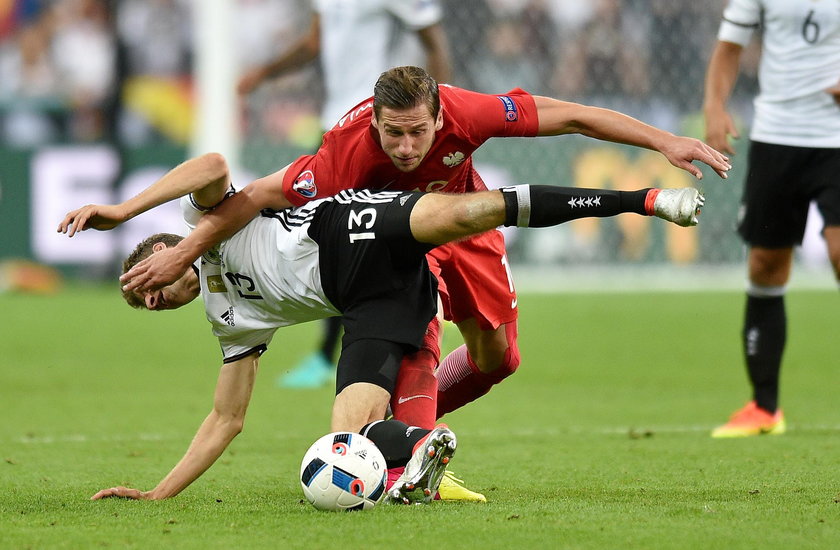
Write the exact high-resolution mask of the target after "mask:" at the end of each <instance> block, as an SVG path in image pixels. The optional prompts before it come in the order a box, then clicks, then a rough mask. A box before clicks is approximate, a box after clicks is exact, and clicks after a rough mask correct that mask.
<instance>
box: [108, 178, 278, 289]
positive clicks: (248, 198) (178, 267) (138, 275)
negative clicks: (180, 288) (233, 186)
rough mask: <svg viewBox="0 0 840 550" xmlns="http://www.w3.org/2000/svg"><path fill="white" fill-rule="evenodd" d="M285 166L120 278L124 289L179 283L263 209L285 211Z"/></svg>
mask: <svg viewBox="0 0 840 550" xmlns="http://www.w3.org/2000/svg"><path fill="white" fill-rule="evenodd" d="M287 168H288V166H287V167H285V168H283V169H281V170H279V171H277V172H275V173H273V174H271V175H269V176H266V177H264V178H260V179H258V180H255V181H254V182H253V183H251V184H250V185H247V186H245V188H243V189H242V191H239V192H238V193H235V194H234V195H233V196H231V197H228V199H227V200H225V201H224V202H223V203H222V204H220V205H219V206H218V208H215V209H213V210H212V211H210V212H207V213H205V214H204V215H203V216H201V219H200V220H199V222H198V224H197V225H196V227H195V229H193V230H192V232H190V234H189V235H187V237H186V238H185V239H184V240H183V241H181V242H180V243H178V246H174V247H168V248H166V249H164V250H161V251H160V252H157V253H155V254H152V255H151V256H149V257H148V258H146V259H145V260H143V261H141V262H139V263H138V264H137V265H135V266H134V267H133V268H131V269H130V270H128V271H127V272H125V273H124V274H123V275H122V276H121V277H120V282H121V283H123V290H125V291H131V290H140V291H144V290H156V289H159V288H163V287H164V286H166V285H169V284H172V283H173V282H175V281H176V280H178V279H179V278H180V277H181V276H182V275H183V274H184V272H185V271H186V270H187V269H189V267H190V265H192V263H193V262H195V261H196V260H197V259H198V257H199V256H201V255H202V254H204V253H205V252H207V251H208V250H209V249H210V248H212V247H213V246H215V245H216V244H218V243H220V242H222V241H223V240H225V239H227V238H229V237H230V236H231V235H233V234H234V233H236V232H237V231H239V230H240V229H242V228H243V227H245V225H247V224H248V222H250V221H251V220H252V219H254V217H256V216H257V215H258V214H259V213H260V210H263V209H264V208H271V209H274V210H283V209H285V208H290V207H292V206H293V205H292V203H290V202H289V201H288V199H286V197H285V195H283V175H284V174H285V173H286V169H287Z"/></svg>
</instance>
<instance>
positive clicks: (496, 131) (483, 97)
mask: <svg viewBox="0 0 840 550" xmlns="http://www.w3.org/2000/svg"><path fill="white" fill-rule="evenodd" d="M441 95H442V98H441V101H442V102H443V104H444V105H445V107H444V108H448V109H449V113H448V115H449V117H450V119H451V120H453V121H454V122H455V123H456V124H457V125H458V126H460V127H461V131H462V132H463V133H464V134H465V135H468V136H470V137H471V138H472V140H474V141H476V142H478V143H483V142H484V141H486V140H488V139H490V138H493V137H534V136H536V135H537V131H538V129H539V117H538V115H537V106H536V104H535V103H534V97H533V96H532V95H531V94H529V93H528V92H526V91H525V90H522V89H520V88H515V89H513V90H511V91H509V92H507V93H505V94H499V95H493V94H482V93H478V92H472V91H470V90H464V89H463V88H454V87H451V86H441Z"/></svg>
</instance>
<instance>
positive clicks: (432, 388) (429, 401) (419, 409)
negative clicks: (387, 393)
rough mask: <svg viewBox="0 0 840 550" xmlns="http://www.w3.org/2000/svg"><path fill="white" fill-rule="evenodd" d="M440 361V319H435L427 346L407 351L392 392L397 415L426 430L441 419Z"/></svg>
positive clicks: (424, 339) (426, 339)
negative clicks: (408, 353) (439, 404)
mask: <svg viewBox="0 0 840 550" xmlns="http://www.w3.org/2000/svg"><path fill="white" fill-rule="evenodd" d="M438 361H440V321H438V319H437V318H435V319H432V322H431V323H429V328H428V329H426V336H425V337H424V338H423V347H422V348H420V350H418V351H417V352H416V353H413V354H411V355H406V356H405V358H403V361H402V364H401V365H400V373H399V375H398V376H397V384H396V387H395V388H394V393H393V395H392V396H391V411H392V412H393V413H394V418H396V419H397V420H400V421H402V422H405V423H406V424H408V425H409V426H419V427H420V428H424V429H426V430H431V429H432V428H434V427H435V420H436V419H437V395H438V381H437V378H435V368H436V367H437V364H438Z"/></svg>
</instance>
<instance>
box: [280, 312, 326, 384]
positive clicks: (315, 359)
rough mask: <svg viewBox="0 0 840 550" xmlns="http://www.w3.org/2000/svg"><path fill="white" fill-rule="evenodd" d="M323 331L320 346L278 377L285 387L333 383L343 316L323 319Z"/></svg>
mask: <svg viewBox="0 0 840 550" xmlns="http://www.w3.org/2000/svg"><path fill="white" fill-rule="evenodd" d="M321 327H322V328H323V333H322V337H321V342H320V344H319V346H318V348H317V349H316V350H315V351H314V352H312V353H311V354H309V355H307V356H306V357H304V358H303V359H302V360H301V361H300V362H299V363H298V364H297V365H295V366H294V367H293V368H292V370H290V371H289V372H287V373H284V374H282V375H281V376H280V377H279V378H278V379H277V385H278V386H280V387H283V388H295V389H307V388H320V387H323V386H327V385H329V384H331V383H332V381H333V379H334V378H335V373H334V371H335V352H336V349H337V348H338V340H339V338H340V337H341V317H329V318H327V319H324V320H323V321H321Z"/></svg>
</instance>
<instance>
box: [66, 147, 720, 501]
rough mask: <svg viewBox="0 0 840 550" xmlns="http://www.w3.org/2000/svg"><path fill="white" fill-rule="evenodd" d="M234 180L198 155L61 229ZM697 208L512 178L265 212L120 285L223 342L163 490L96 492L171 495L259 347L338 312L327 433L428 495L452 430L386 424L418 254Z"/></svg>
mask: <svg viewBox="0 0 840 550" xmlns="http://www.w3.org/2000/svg"><path fill="white" fill-rule="evenodd" d="M230 189H231V187H230V177H229V173H228V169H227V165H226V163H225V161H224V159H223V158H222V157H221V156H220V155H217V154H209V155H204V156H202V157H198V158H195V159H192V160H190V161H187V162H185V163H183V164H181V165H180V166H178V167H176V168H174V169H173V170H171V171H170V172H169V173H167V174H166V175H164V176H163V177H162V178H161V179H160V180H158V181H157V182H155V183H154V184H152V185H151V186H150V187H149V188H148V189H146V190H145V191H143V192H141V193H140V194H138V195H137V196H135V197H132V198H131V199H129V200H127V201H125V202H124V203H121V204H118V205H87V206H84V207H82V208H79V209H76V210H73V211H71V212H69V213H68V214H67V216H65V218H64V220H62V222H61V223H60V224H59V227H58V231H60V232H63V233H67V234H68V235H69V236H71V237H72V236H73V235H74V234H75V233H77V232H79V231H83V230H85V229H89V228H94V229H112V228H114V227H116V226H118V225H120V224H121V223H123V222H125V221H127V220H129V219H131V218H133V217H134V216H136V215H138V214H140V213H143V212H145V211H147V210H149V209H151V208H154V207H156V206H159V205H160V204H163V203H164V202H168V201H170V200H173V199H175V198H179V197H181V198H182V199H181V205H182V209H183V211H184V213H185V220H186V221H187V223H188V225H190V226H194V225H195V224H196V223H197V221H198V219H199V217H200V216H201V215H202V213H203V212H206V211H209V210H211V209H212V208H214V207H215V206H217V205H218V204H220V203H221V202H222V201H223V200H224V199H225V198H226V197H227V196H228V195H229V193H230V192H232V191H231V190H230ZM581 196H584V197H588V198H589V199H591V202H592V206H591V207H590V208H587V209H583V208H575V204H576V201H579V200H581V199H580V197H581ZM702 204H703V199H702V196H700V195H699V194H698V192H697V191H696V190H695V189H693V188H687V189H665V190H657V189H642V190H639V191H629V192H622V191H611V190H599V189H592V190H586V189H581V188H565V187H556V186H528V185H519V186H515V187H509V188H504V189H503V190H498V191H482V192H478V193H460V194H435V193H428V194H423V193H417V192H404V191H390V192H388V191H385V192H371V191H367V190H361V191H349V190H348V191H342V192H341V193H339V194H338V195H336V196H334V197H331V198H326V199H321V200H318V201H313V202H311V203H308V204H306V205H304V206H301V207H298V208H293V209H289V210H284V211H281V212H274V211H263V212H262V214H261V215H260V216H259V217H257V218H255V219H253V220H252V221H251V222H250V223H249V224H247V225H246V226H245V227H244V228H242V229H240V230H239V231H237V232H236V233H234V234H232V235H230V236H228V238H227V239H225V240H224V241H223V242H222V243H221V244H220V245H218V246H217V247H215V248H212V249H210V250H209V251H208V252H207V253H206V254H204V255H203V256H202V257H201V260H200V265H199V266H198V267H195V268H194V269H193V270H188V271H187V272H186V273H185V274H184V275H183V276H181V277H180V278H179V279H178V280H177V281H175V282H174V283H173V284H171V285H168V286H166V287H164V288H162V289H160V290H155V291H142V292H140V291H124V292H123V296H124V297H125V298H126V300H127V301H128V303H129V304H130V305H133V306H134V307H142V308H147V309H151V310H164V309H175V308H178V307H180V306H182V305H185V304H186V303H189V302H190V301H192V300H193V299H195V298H196V297H198V296H199V295H201V296H202V297H203V299H204V303H205V311H206V313H207V318H208V320H209V321H210V323H211V324H212V325H213V332H214V334H215V335H216V336H217V338H218V339H219V343H220V344H221V348H222V353H223V366H222V369H221V373H220V375H219V379H218V383H217V386H216V390H215V401H214V406H213V410H212V412H211V413H210V415H209V416H208V417H207V419H206V420H205V421H204V423H203V424H202V425H201V427H200V428H199V430H198V432H197V434H196V436H195V438H194V439H193V442H192V444H191V445H190V447H189V449H188V451H187V453H186V455H185V456H184V458H183V459H182V460H181V461H180V462H179V463H178V464H177V465H176V466H175V467H174V468H173V469H172V471H171V472H170V473H169V474H168V475H167V476H166V477H165V478H164V479H163V480H162V481H161V482H160V483H159V484H158V485H157V487H155V488H154V489H152V490H151V491H147V492H146V491H139V490H137V489H130V488H126V487H112V488H109V489H104V490H102V491H100V492H99V493H97V494H96V495H94V498H95V499H98V498H103V497H110V496H119V497H127V498H138V499H161V498H168V497H172V496H175V495H176V494H178V493H179V492H180V491H182V490H183V489H184V488H186V487H187V486H188V485H189V484H190V483H192V481H194V480H195V479H196V478H198V477H199V476H200V475H201V474H202V473H203V472H204V471H205V470H207V468H209V467H210V466H211V465H212V464H213V463H214V462H215V461H216V459H218V457H219V456H221V454H222V452H223V451H224V450H225V448H226V447H227V446H228V445H229V444H230V442H231V441H232V440H233V438H234V437H235V436H236V435H237V434H238V433H239V432H240V431H241V429H242V426H243V424H244V418H245V412H246V410H247V408H248V403H249V401H250V397H251V390H252V388H253V385H254V382H255V378H256V371H257V368H258V365H259V359H260V356H261V355H262V354H263V352H265V351H266V349H267V348H268V345H269V343H270V342H271V340H272V338H273V336H274V333H275V331H276V330H277V329H278V328H279V327H283V326H287V325H291V324H295V323H299V322H304V321H310V320H313V319H319V318H323V317H327V316H331V315H339V314H340V315H341V316H342V324H343V326H344V333H345V334H344V339H343V345H342V352H341V356H340V358H339V362H338V374H337V380H336V398H335V402H334V404H333V414H332V422H331V431H354V432H355V431H361V433H363V434H364V435H366V436H368V437H369V438H370V439H372V440H373V441H374V442H375V443H376V445H377V446H378V447H379V448H380V450H381V451H382V453H383V455H384V456H385V458H386V460H387V461H388V466H389V468H393V467H399V466H405V471H404V473H403V474H402V475H401V476H400V478H399V479H398V480H397V481H396V483H395V485H394V488H392V489H391V491H389V495H390V498H392V499H393V500H394V501H396V502H411V501H424V502H428V500H429V499H430V498H431V497H432V496H433V495H434V493H435V492H436V491H437V489H438V485H439V483H440V481H441V477H442V475H443V471H444V469H445V467H446V463H448V461H449V458H450V457H451V455H452V453H453V452H454V450H455V436H454V434H453V433H452V432H451V431H450V430H449V429H448V428H447V427H445V426H444V425H438V426H436V427H435V428H434V429H432V430H425V429H420V428H416V427H415V428H413V429H410V428H409V426H407V425H406V424H404V423H402V422H399V421H397V420H393V419H392V420H388V421H383V420H382V419H383V418H384V416H385V411H386V408H387V406H388V402H389V399H390V396H391V393H392V391H393V389H394V386H395V383H396V378H397V375H398V372H399V367H400V363H401V361H402V359H403V357H404V355H406V354H410V353H417V352H418V350H419V349H420V348H421V346H422V347H426V346H427V344H426V340H427V338H428V336H427V331H426V327H427V325H428V324H429V322H430V321H431V319H432V318H433V317H434V316H435V313H436V305H437V297H436V292H437V283H436V279H435V278H434V277H433V276H432V274H431V271H430V270H429V266H428V264H427V263H426V253H427V252H428V251H429V250H431V249H432V248H434V247H435V246H436V245H439V244H444V243H448V242H451V241H453V240H457V239H462V238H465V237H468V236H471V235H476V234H478V233H482V232H485V231H489V230H491V229H494V228H496V227H498V226H500V225H517V226H523V227H546V226H551V225H557V224H560V223H564V222H566V221H569V220H572V219H576V218H580V217H592V216H596V217H603V216H613V215H616V214H619V213H622V212H635V213H637V214H641V215H656V216H658V217H661V218H663V219H666V220H669V221H672V222H674V223H677V224H679V225H683V226H689V225H694V224H696V223H697V218H696V215H697V213H698V212H699V209H700V207H701V206H702ZM180 239H181V237H179V236H177V235H172V234H157V235H153V236H152V237H150V238H148V239H146V240H144V241H143V242H142V243H140V245H138V247H137V248H136V249H135V251H134V252H133V253H132V254H131V255H130V256H129V258H128V259H127V260H126V262H125V263H124V265H123V269H124V271H127V270H128V269H130V268H131V267H132V266H134V265H135V264H136V263H137V262H139V261H141V260H142V259H144V258H147V257H149V256H151V255H152V254H154V253H157V252H160V251H162V250H165V249H166V248H168V247H170V246H175V245H176V244H177V243H178V242H179V241H180ZM438 354H439V351H438ZM438 358H439V357H438Z"/></svg>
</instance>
